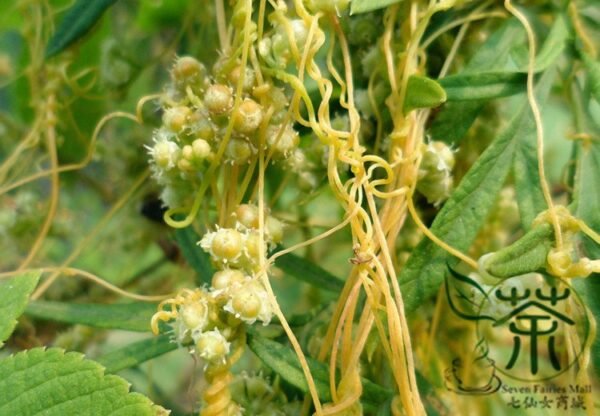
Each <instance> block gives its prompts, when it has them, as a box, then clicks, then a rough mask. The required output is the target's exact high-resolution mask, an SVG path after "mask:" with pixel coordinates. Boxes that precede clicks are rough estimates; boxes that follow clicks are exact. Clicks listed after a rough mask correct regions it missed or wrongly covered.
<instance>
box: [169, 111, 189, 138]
mask: <svg viewBox="0 0 600 416" xmlns="http://www.w3.org/2000/svg"><path fill="white" fill-rule="evenodd" d="M190 114H191V110H190V109H189V108H188V107H185V106H179V107H173V108H169V109H167V110H166V111H165V113H164V114H163V124H164V125H165V126H166V127H167V128H168V129H169V130H171V131H173V132H175V133H179V132H180V131H181V130H183V129H184V128H185V127H186V124H187V120H188V117H189V115H190Z"/></svg>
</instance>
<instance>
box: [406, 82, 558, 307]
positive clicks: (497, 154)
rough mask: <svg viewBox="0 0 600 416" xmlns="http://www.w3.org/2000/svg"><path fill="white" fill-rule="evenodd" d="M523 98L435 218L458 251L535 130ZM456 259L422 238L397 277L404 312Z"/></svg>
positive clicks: (541, 94)
mask: <svg viewBox="0 0 600 416" xmlns="http://www.w3.org/2000/svg"><path fill="white" fill-rule="evenodd" d="M552 80H553V74H552V73H547V74H545V75H544V77H543V78H542V80H541V81H540V84H539V85H538V87H537V92H538V99H539V100H540V101H543V100H544V99H545V97H546V95H547V94H548V92H549V90H550V86H551V81H552ZM528 105H529V104H528V102H527V100H526V98H525V97H523V100H522V104H521V105H520V106H519V109H518V110H517V111H516V113H515V116H514V117H513V118H512V120H511V121H510V123H509V124H508V125H507V127H506V128H505V129H504V130H503V131H502V132H501V133H500V134H499V135H498V136H497V137H496V139H495V140H494V141H493V142H492V144H491V145H490V146H489V147H488V148H487V149H486V150H485V151H484V152H483V154H482V155H481V156H480V157H479V159H478V160H477V162H475V164H474V165H473V166H472V167H471V169H470V170H469V172H467V174H466V175H465V177H464V178H463V179H462V181H461V182H460V184H459V186H458V188H456V190H455V191H454V192H453V193H452V196H451V197H450V199H449V200H448V201H447V202H446V204H445V205H444V206H443V207H442V209H441V210H440V212H439V213H438V215H437V216H436V218H435V220H434V222H433V224H432V226H431V231H432V233H433V234H434V235H436V236H437V237H438V238H440V239H441V240H443V241H445V242H446V243H448V244H449V245H451V246H452V247H455V248H457V249H459V250H463V251H465V250H467V249H468V248H469V246H470V245H471V243H472V242H473V240H474V239H475V237H476V236H477V232H478V231H479V228H480V227H481V226H482V225H483V223H484V222H485V219H486V218H487V215H488V213H489V211H490V209H491V208H492V207H493V205H494V202H495V199H496V196H497V195H498V193H499V192H500V189H502V186H503V185H504V182H505V180H506V177H507V176H508V173H509V170H510V167H511V165H512V161H513V156H514V153H515V148H516V145H517V141H518V140H519V138H520V137H521V136H522V135H524V134H531V132H532V131H533V129H534V126H535V124H534V121H533V116H532V115H531V111H530V110H529V107H528ZM456 261H457V260H456V259H455V258H453V257H452V256H451V255H449V254H448V253H447V252H446V251H444V250H443V249H441V248H440V247H438V246H437V245H435V244H434V243H433V242H432V241H431V240H429V239H424V240H423V241H421V243H419V245H418V246H417V248H416V249H415V250H414V251H413V253H412V255H411V256H410V258H409V259H408V262H407V264H406V266H405V267H404V269H403V270H402V273H401V275H400V283H401V285H402V291H403V294H404V307H405V309H406V310H407V311H409V312H410V311H414V310H415V309H416V308H418V307H419V306H420V305H422V304H423V303H424V301H425V300H426V299H428V298H429V297H430V296H432V295H434V294H435V293H437V291H438V288H439V286H440V284H441V283H442V281H443V278H444V273H445V271H446V267H447V265H448V264H450V266H452V265H454V264H456Z"/></svg>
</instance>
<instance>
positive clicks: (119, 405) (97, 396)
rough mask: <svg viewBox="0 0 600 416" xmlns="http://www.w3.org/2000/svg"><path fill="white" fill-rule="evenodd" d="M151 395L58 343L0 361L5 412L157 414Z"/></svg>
mask: <svg viewBox="0 0 600 416" xmlns="http://www.w3.org/2000/svg"><path fill="white" fill-rule="evenodd" d="M157 413H158V408H157V407H155V406H154V405H153V404H152V402H151V401H150V400H149V399H147V398H146V397H144V396H142V395H141V394H138V393H130V392H129V384H128V383H127V382H126V381H125V380H123V379H122V378H120V377H117V376H106V375H104V368H102V367H101V366H100V365H99V364H98V363H95V362H94V361H91V360H86V359H84V356H83V355H82V354H79V353H75V352H69V353H65V352H64V351H63V350H61V349H58V348H51V349H48V350H44V349H42V348H34V349H32V350H28V351H23V352H20V353H18V354H16V355H13V356H10V357H8V358H5V359H3V360H0V414H2V415H11V416H33V415H45V416H69V415H73V416H75V415H82V414H89V415H91V414H93V415H95V416H103V415H111V416H116V415H122V416H125V415H131V416H134V415H135V416H138V415H156V414H157Z"/></svg>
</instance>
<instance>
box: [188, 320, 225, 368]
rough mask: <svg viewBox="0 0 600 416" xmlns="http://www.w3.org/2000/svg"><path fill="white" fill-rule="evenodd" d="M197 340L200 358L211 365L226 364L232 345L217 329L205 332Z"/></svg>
mask: <svg viewBox="0 0 600 416" xmlns="http://www.w3.org/2000/svg"><path fill="white" fill-rule="evenodd" d="M197 338H198V339H197V340H196V350H197V352H198V355H199V356H200V357H202V358H204V359H205V360H206V361H208V362H209V363H211V364H216V363H219V362H225V359H226V357H227V354H229V348H230V344H229V342H227V340H226V339H225V337H224V336H223V335H222V334H221V333H220V332H219V331H218V330H217V329H215V330H213V331H206V332H203V333H202V334H200V335H199V336H198V337H197Z"/></svg>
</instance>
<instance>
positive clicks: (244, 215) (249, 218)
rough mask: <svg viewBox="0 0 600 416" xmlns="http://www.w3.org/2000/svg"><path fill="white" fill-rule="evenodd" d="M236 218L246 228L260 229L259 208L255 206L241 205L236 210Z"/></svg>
mask: <svg viewBox="0 0 600 416" xmlns="http://www.w3.org/2000/svg"><path fill="white" fill-rule="evenodd" d="M235 217H236V219H237V220H238V222H239V223H240V224H242V225H243V226H244V227H246V228H258V208H257V207H256V206H255V205H250V204H242V205H240V206H239V207H237V209H236V210H235Z"/></svg>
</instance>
